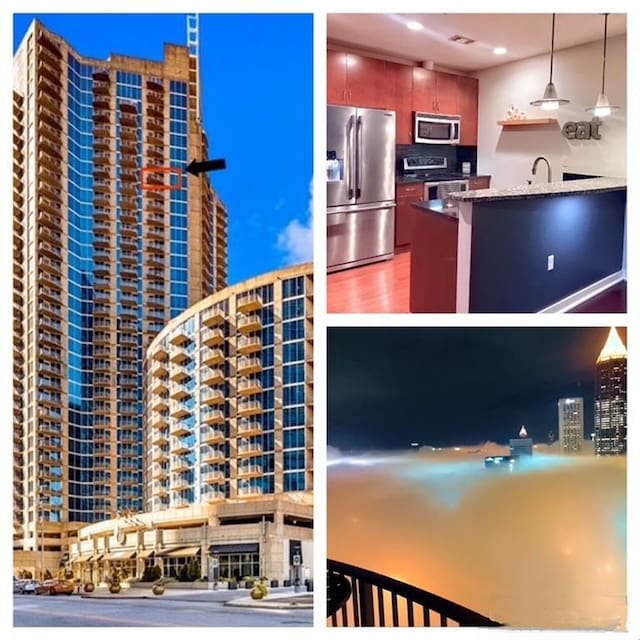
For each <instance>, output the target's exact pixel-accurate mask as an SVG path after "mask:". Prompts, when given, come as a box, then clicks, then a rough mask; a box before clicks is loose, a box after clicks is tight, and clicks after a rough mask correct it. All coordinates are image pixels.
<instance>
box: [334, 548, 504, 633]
mask: <svg viewBox="0 0 640 640" xmlns="http://www.w3.org/2000/svg"><path fill="white" fill-rule="evenodd" d="M327 618H328V623H329V625H330V626H334V627H391V626H393V627H400V626H406V627H419V626H424V627H431V626H438V627H451V626H459V627H502V626H504V625H503V624H501V623H500V622H496V621H495V620H491V618H487V617H486V616H483V615H482V614H480V613H477V612H475V611H472V610H471V609H467V608H466V607H463V606H462V605H459V604H456V603H455V602H452V601H451V600H447V599H446V598H442V597H440V596H437V595H435V594H433V593H430V592H429V591H424V590H423V589H418V588H417V587H414V586H412V585H410V584H407V583H405V582H400V581H399V580H394V579H393V578H389V577H387V576H384V575H382V574H380V573H375V572H373V571H368V570H367V569H361V568H360V567H355V566H353V565H350V564H346V563H344V562H338V561H336V560H327Z"/></svg>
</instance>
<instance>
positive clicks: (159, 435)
mask: <svg viewBox="0 0 640 640" xmlns="http://www.w3.org/2000/svg"><path fill="white" fill-rule="evenodd" d="M165 424H166V422H165ZM156 425H158V423H157V422H156V423H154V424H152V425H151V426H152V428H153V427H155V426H156ZM151 444H152V445H154V446H155V445H163V444H169V433H168V430H167V429H157V430H154V432H153V434H152V436H151Z"/></svg>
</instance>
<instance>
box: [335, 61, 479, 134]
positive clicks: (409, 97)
mask: <svg viewBox="0 0 640 640" xmlns="http://www.w3.org/2000/svg"><path fill="white" fill-rule="evenodd" d="M327 102H328V103H329V104H340V105H349V106H355V107H371V108H377V109H393V110H394V111H395V112H396V142H397V143H398V144H411V143H412V142H413V112H414V111H421V112H425V113H442V114H459V115H460V116H461V117H462V121H461V130H460V144H463V145H469V146H476V145H477V143H478V80H477V79H476V78H470V77H468V76H458V75H454V74H451V73H444V72H441V71H434V70H432V69H425V68H423V67H412V66H410V65H404V64H397V63H394V62H388V61H386V60H379V59H377V58H371V57H369V56H363V55H360V54H355V53H346V52H345V51H336V50H329V51H327Z"/></svg>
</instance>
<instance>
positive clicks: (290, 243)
mask: <svg viewBox="0 0 640 640" xmlns="http://www.w3.org/2000/svg"><path fill="white" fill-rule="evenodd" d="M277 246H278V249H280V250H281V251H283V252H284V253H285V261H286V263H287V264H298V263H300V262H309V261H311V260H313V181H312V182H311V186H310V197H309V207H308V209H307V213H306V215H305V216H303V217H302V220H300V219H299V218H294V219H293V220H291V221H290V222H289V224H287V226H286V227H285V228H284V229H283V230H282V231H280V233H278V240H277Z"/></svg>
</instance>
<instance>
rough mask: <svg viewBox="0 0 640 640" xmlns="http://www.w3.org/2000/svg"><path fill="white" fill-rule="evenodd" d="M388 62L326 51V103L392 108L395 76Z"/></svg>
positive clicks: (353, 54) (352, 54)
mask: <svg viewBox="0 0 640 640" xmlns="http://www.w3.org/2000/svg"><path fill="white" fill-rule="evenodd" d="M389 64H390V63H388V62H385V61H384V60H378V59H376V58H368V57H366V56H361V55H357V54H355V53H344V52H341V51H327V100H328V102H329V103H330V104H344V105H352V106H357V107H372V108H376V107H378V108H380V109H393V108H394V106H395V77H394V74H393V73H392V72H391V71H390V69H389V68H388V67H389Z"/></svg>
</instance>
